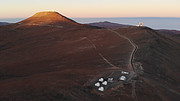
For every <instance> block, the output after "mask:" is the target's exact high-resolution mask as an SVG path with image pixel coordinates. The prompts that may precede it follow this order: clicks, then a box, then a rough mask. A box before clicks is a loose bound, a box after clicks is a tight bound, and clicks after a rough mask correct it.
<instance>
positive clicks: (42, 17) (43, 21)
mask: <svg viewBox="0 0 180 101" xmlns="http://www.w3.org/2000/svg"><path fill="white" fill-rule="evenodd" d="M19 24H25V25H63V26H70V25H79V24H78V23H77V22H75V21H73V20H71V19H69V18H67V17H65V16H63V15H61V14H59V13H58V12H55V11H48V12H38V13H36V14H35V15H33V16H32V17H30V18H27V19H25V20H23V21H21V22H19Z"/></svg>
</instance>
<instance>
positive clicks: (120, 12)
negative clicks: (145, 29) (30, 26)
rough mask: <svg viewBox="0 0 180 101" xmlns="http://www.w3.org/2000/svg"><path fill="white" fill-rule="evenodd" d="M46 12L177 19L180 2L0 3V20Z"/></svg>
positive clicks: (49, 0)
mask: <svg viewBox="0 0 180 101" xmlns="http://www.w3.org/2000/svg"><path fill="white" fill-rule="evenodd" d="M47 10H55V11H58V12H59V13H61V14H64V15H65V16H68V17H180V13H179V11H180V0H0V18H20V17H29V16H32V15H33V14H34V13H37V12H39V11H47Z"/></svg>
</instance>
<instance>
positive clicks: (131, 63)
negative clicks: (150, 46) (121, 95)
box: [108, 29, 138, 101]
mask: <svg viewBox="0 0 180 101" xmlns="http://www.w3.org/2000/svg"><path fill="white" fill-rule="evenodd" d="M108 30H109V31H111V32H113V33H115V34H116V35H118V36H119V37H122V38H124V39H127V40H128V41H129V42H130V44H131V45H132V46H133V47H134V48H133V51H132V52H131V56H130V62H129V63H130V65H131V67H132V69H133V72H134V75H131V77H130V78H133V77H135V76H136V69H135V66H134V55H135V53H136V51H137V49H138V46H137V45H136V44H135V43H134V42H133V41H132V40H131V39H129V38H128V37H126V36H124V35H121V34H120V33H118V32H117V31H114V30H111V29H108ZM132 97H133V99H134V100H135V101H138V97H137V95H136V81H133V82H132Z"/></svg>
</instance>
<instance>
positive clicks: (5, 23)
mask: <svg viewBox="0 0 180 101" xmlns="http://www.w3.org/2000/svg"><path fill="white" fill-rule="evenodd" d="M8 24H9V23H7V22H0V26H1V25H8Z"/></svg>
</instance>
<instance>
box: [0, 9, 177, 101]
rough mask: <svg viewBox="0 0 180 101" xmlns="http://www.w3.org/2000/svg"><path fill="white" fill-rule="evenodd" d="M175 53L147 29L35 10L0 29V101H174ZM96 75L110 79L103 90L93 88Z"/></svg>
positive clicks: (166, 40)
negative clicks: (95, 23) (106, 26)
mask: <svg viewBox="0 0 180 101" xmlns="http://www.w3.org/2000/svg"><path fill="white" fill-rule="evenodd" d="M179 52H180V44H179V43H177V42H176V41H174V40H173V39H171V38H169V37H167V36H165V35H163V34H161V33H158V32H156V31H154V30H152V29H150V28H147V27H129V28H119V29H114V30H112V29H104V28H98V27H91V26H89V25H82V24H78V23H76V22H75V21H72V20H70V19H68V18H66V17H64V16H62V15H60V14H59V13H57V12H40V13H37V14H35V15H34V16H32V17H30V18H28V19H26V20H24V21H21V22H19V23H16V24H11V25H6V26H0V57H1V58H0V101H179V99H180V86H179V84H180V78H179V77H180V72H179V71H180V68H179V67H180V62H179V60H180V53H179ZM121 71H127V72H128V73H129V74H126V75H125V74H122V73H121ZM122 75H125V76H126V78H127V79H126V80H124V81H120V80H119V77H121V76H122ZM101 77H103V78H105V79H106V78H109V77H113V78H114V80H113V81H112V82H108V85H106V86H104V91H98V88H97V87H95V85H94V84H95V83H96V82H97V81H98V79H99V78H101Z"/></svg>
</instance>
